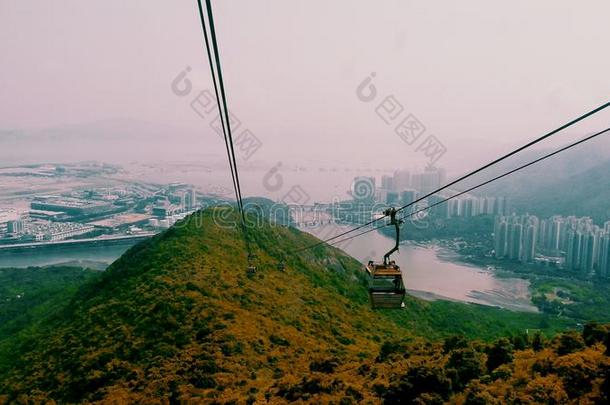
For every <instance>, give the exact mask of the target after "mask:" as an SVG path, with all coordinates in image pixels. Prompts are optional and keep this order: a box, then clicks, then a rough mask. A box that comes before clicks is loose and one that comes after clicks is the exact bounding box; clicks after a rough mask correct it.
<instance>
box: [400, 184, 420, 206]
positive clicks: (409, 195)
mask: <svg viewBox="0 0 610 405" xmlns="http://www.w3.org/2000/svg"><path fill="white" fill-rule="evenodd" d="M415 200H417V190H415V189H412V188H411V189H406V190H403V191H401V192H400V201H401V202H402V204H403V205H407V204H411V203H412V202H413V201H415Z"/></svg>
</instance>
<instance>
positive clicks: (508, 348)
mask: <svg viewBox="0 0 610 405" xmlns="http://www.w3.org/2000/svg"><path fill="white" fill-rule="evenodd" d="M513 350H514V349H513V345H512V344H511V343H510V341H509V340H508V339H506V338H501V339H498V340H497V341H496V342H495V343H494V344H493V345H492V346H491V347H490V348H489V349H488V352H487V370H489V372H492V371H493V370H494V369H496V367H498V366H501V365H502V364H506V363H510V362H511V361H513Z"/></svg>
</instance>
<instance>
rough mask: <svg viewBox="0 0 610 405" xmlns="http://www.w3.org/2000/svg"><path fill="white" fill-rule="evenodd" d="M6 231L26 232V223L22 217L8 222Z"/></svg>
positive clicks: (11, 232)
mask: <svg viewBox="0 0 610 405" xmlns="http://www.w3.org/2000/svg"><path fill="white" fill-rule="evenodd" d="M6 231H7V232H8V233H10V234H21V233H24V232H25V223H24V222H23V220H22V219H21V218H18V219H16V220H14V221H8V222H7V223H6Z"/></svg>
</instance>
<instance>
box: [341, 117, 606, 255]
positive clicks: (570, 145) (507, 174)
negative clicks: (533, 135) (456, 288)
mask: <svg viewBox="0 0 610 405" xmlns="http://www.w3.org/2000/svg"><path fill="white" fill-rule="evenodd" d="M607 132H610V128H606V129H604V130H602V131H599V132H596V133H594V134H593V135H589V136H586V137H584V138H582V139H580V140H578V141H576V142H573V143H571V144H569V145H566V146H564V147H562V148H559V149H557V150H555V151H553V152H550V153H547V154H546V155H543V156H541V157H539V158H537V159H535V160H532V161H531V162H528V163H526V164H524V165H521V166H519V167H517V168H514V169H512V170H509V171H507V172H505V173H502V174H501V175H498V176H496V177H494V178H492V179H489V180H487V181H484V182H483V183H480V184H477V185H476V186H473V187H470V188H468V189H466V190H464V191H460V192H459V193H457V194H455V195H452V196H450V197H447V198H445V199H444V200H441V201H438V202H436V203H434V204H432V205H429V206H427V207H424V208H421V209H419V210H417V211H414V212H411V213H409V214H407V215H405V216H403V217H402V218H401V219H405V218H409V217H413V216H415V215H417V214H419V213H421V212H424V211H427V210H429V209H431V208H433V207H436V206H437V205H440V204H443V203H446V202H447V201H449V200H452V199H454V198H457V197H459V196H461V195H464V194H467V193H469V192H471V191H473V190H476V189H477V188H480V187H483V186H485V185H487V184H489V183H492V182H494V181H496V180H499V179H501V178H503V177H506V176H509V175H511V174H513V173H515V172H518V171H520V170H523V169H525V168H527V167H529V166H532V165H534V164H536V163H538V162H541V161H543V160H545V159H548V158H550V157H552V156H555V155H557V154H559V153H561V152H564V151H566V150H568V149H571V148H573V147H575V146H577V145H580V144H581V143H585V142H587V141H590V140H591V139H593V138H596V137H598V136H601V135H603V134H605V133H607ZM386 226H388V224H383V225H381V226H377V227H374V228H370V229H367V230H366V231H364V232H360V233H358V234H356V235H352V236H350V237H347V238H344V239H340V240H338V241H334V242H331V243H329V245H331V246H334V245H338V244H340V243H342V242H346V241H348V240H351V239H354V238H357V237H359V236H362V235H364V234H366V233H369V232H372V231H376V230H378V229H381V228H385V227H386Z"/></svg>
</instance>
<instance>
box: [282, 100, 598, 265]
mask: <svg viewBox="0 0 610 405" xmlns="http://www.w3.org/2000/svg"><path fill="white" fill-rule="evenodd" d="M608 107H610V102H607V103H605V104H602V105H600V106H599V107H597V108H595V109H593V110H591V111H589V112H587V113H585V114H583V115H581V116H579V117H577V118H575V119H573V120H572V121H569V122H568V123H566V124H563V125H561V126H560V127H558V128H556V129H554V130H552V131H550V132H548V133H546V134H544V135H542V136H541V137H539V138H536V139H534V140H533V141H530V142H528V143H527V144H525V145H523V146H521V147H519V148H517V149H514V150H512V151H511V152H509V153H507V154H505V155H503V156H501V157H499V158H497V159H495V160H493V161H491V162H489V163H487V164H485V165H483V166H481V167H479V168H478V169H475V170H473V171H471V172H469V173H467V174H465V175H463V176H461V177H459V178H457V179H456V180H454V181H452V182H450V183H447V184H445V185H444V186H442V187H440V188H438V189H436V190H434V191H431V192H430V193H428V194H426V195H424V196H422V197H420V198H417V199H416V200H415V201H413V202H411V203H409V204H406V205H403V206H402V207H399V208H397V209H396V211H397V212H399V211H402V210H404V209H406V208H408V207H411V206H413V205H415V204H417V203H418V202H420V201H422V200H424V199H426V198H428V197H430V196H432V195H434V194H436V193H438V192H440V191H443V190H445V189H447V188H449V187H451V186H453V185H455V184H457V183H459V182H461V181H463V180H466V179H467V178H469V177H472V176H474V175H475V174H477V173H479V172H481V171H483V170H485V169H487V168H489V167H491V166H493V165H496V164H498V163H500V162H501V161H503V160H506V159H508V158H509V157H511V156H513V155H516V154H517V153H519V152H521V151H523V150H524V149H527V148H529V147H531V146H533V145H535V144H537V143H539V142H542V141H543V140H545V139H547V138H549V137H551V136H553V135H555V134H557V133H558V132H561V131H563V130H564V129H566V128H568V127H571V126H572V125H574V124H576V123H578V122H580V121H583V120H585V119H587V118H589V117H590V116H592V115H594V114H597V113H598V112H600V111H602V110H604V109H606V108H608ZM386 217H387V215H382V216H380V217H378V218H375V219H373V220H371V221H369V222H366V223H364V224H362V225H358V226H357V227H355V228H352V229H350V230H348V231H345V232H342V233H340V234H338V235H335V236H333V237H331V238H328V239H325V240H322V241H320V242H317V243H314V244H312V245H310V246H308V247H304V248H301V249H297V250H295V251H293V252H292V253H297V252H301V251H303V250H307V249H311V248H314V247H316V246H320V245H323V244H325V243H328V242H330V241H332V240H335V239H338V238H340V237H342V236H345V235H347V234H350V233H352V232H355V231H357V230H359V229H362V228H365V227H367V226H369V225H372V224H374V223H376V222H379V221H381V220H382V219H384V218H386Z"/></svg>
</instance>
